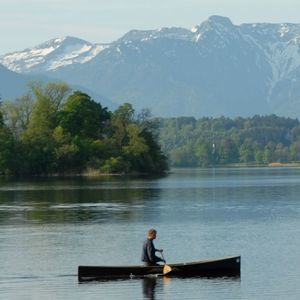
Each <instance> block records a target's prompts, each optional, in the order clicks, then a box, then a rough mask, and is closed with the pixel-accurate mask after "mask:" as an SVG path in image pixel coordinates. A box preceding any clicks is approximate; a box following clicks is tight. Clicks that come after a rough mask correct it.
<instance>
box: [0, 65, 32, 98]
mask: <svg viewBox="0 0 300 300" xmlns="http://www.w3.org/2000/svg"><path fill="white" fill-rule="evenodd" d="M30 80H31V77H30V76H25V75H22V74H18V73H15V72H13V71H10V70H8V69H7V68H5V67H4V66H3V65H1V64H0V97H1V99H2V100H4V99H14V98H16V97H17V96H20V95H21V94H23V93H25V92H26V90H27V84H28V82H29V81H30Z"/></svg>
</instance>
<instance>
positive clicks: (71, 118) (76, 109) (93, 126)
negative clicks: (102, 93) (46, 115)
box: [59, 91, 110, 138]
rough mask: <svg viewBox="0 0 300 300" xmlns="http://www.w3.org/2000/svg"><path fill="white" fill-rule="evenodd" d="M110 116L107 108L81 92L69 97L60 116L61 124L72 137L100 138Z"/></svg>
mask: <svg viewBox="0 0 300 300" xmlns="http://www.w3.org/2000/svg"><path fill="white" fill-rule="evenodd" d="M109 119H110V114H109V113H108V111H107V108H102V106H101V104H100V103H97V102H95V101H94V100H92V99H91V97H90V96H89V95H87V94H85V93H82V92H80V91H76V92H74V93H73V94H72V95H71V96H69V97H68V99H67V101H66V103H65V104H64V105H63V107H62V109H61V111H60V114H59V124H60V126H61V127H62V128H64V130H65V131H67V132H69V133H70V134H71V136H76V135H77V136H81V137H86V138H100V137H101V136H102V134H103V131H104V128H105V127H106V123H107V121H108V120H109Z"/></svg>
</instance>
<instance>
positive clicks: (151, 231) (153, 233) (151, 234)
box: [147, 228, 156, 240]
mask: <svg viewBox="0 0 300 300" xmlns="http://www.w3.org/2000/svg"><path fill="white" fill-rule="evenodd" d="M147 238H148V239H149V240H154V239H155V238H156V230H155V229H154V228H151V229H149V230H148V233H147Z"/></svg>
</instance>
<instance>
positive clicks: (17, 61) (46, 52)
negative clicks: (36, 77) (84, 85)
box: [0, 37, 107, 73]
mask: <svg viewBox="0 0 300 300" xmlns="http://www.w3.org/2000/svg"><path fill="white" fill-rule="evenodd" d="M106 47H107V46H106V45H105V44H92V43H89V42H87V41H84V40H81V39H78V38H75V37H64V38H56V39H52V40H50V41H47V42H45V43H43V44H40V45H38V46H36V47H34V48H30V49H25V50H24V51H20V52H14V53H9V54H6V55H5V56H2V57H0V63H2V64H3V65H4V66H6V67H7V68H9V69H10V70H12V71H15V72H18V73H41V72H46V71H51V70H55V69H58V68H60V67H63V66H67V65H70V64H75V63H85V62H87V61H89V60H91V59H93V58H94V57H95V56H96V55H97V54H98V53H99V52H101V51H102V50H103V49H105V48H106Z"/></svg>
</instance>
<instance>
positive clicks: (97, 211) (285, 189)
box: [0, 168, 300, 300]
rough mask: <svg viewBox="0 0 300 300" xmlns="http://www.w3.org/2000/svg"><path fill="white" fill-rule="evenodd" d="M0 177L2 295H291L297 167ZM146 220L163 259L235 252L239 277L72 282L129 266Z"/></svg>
mask: <svg viewBox="0 0 300 300" xmlns="http://www.w3.org/2000/svg"><path fill="white" fill-rule="evenodd" d="M173 171H174V172H173V173H172V174H170V175H169V176H166V177H163V178H119V177H110V178H109V177H103V178H65V179H59V178H51V179H38V180H31V181H29V180H27V181H21V180H20V181H12V180H5V179H0V266H1V271H0V299H44V300H45V299H122V300H126V299H130V300H132V299H300V169H298V168H244V169H227V168H224V169H177V170H173ZM149 227H155V228H157V230H158V236H157V239H156V241H155V244H156V247H158V248H164V250H165V252H164V254H165V257H166V259H167V261H168V262H169V263H174V262H185V261H193V260H200V259H210V258H219V257H223V256H231V255H241V256H242V269H241V278H239V279H232V278H218V279H207V278H187V279H176V278H171V279H168V278H148V279H144V280H143V279H134V278H133V279H128V280H114V281H103V282H92V283H85V284H78V282H77V277H76V274H77V266H78V265H129V264H137V263H139V259H140V252H141V244H142V242H143V240H144V236H145V232H146V231H147V229H148V228H149Z"/></svg>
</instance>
